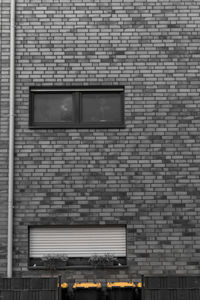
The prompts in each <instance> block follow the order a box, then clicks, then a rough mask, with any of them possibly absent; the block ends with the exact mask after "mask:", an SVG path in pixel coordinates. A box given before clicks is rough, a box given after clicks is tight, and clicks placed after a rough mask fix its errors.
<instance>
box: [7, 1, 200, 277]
mask: <svg viewBox="0 0 200 300" xmlns="http://www.w3.org/2000/svg"><path fill="white" fill-rule="evenodd" d="M16 2H17V5H16V8H17V19H16V20H17V23H16V30H17V34H16V38H17V40H16V46H17V47H16V150H15V152H16V157H15V210H14V211H15V227H14V250H15V256H14V271H15V272H14V274H15V275H17V276H18V275H22V274H23V275H35V276H36V275H37V274H41V272H39V271H28V270H27V256H28V242H27V240H28V233H27V226H28V225H34V224H80V225H81V224H113V223H115V224H127V255H128V256H127V258H128V268H127V269H123V270H120V269H119V270H114V271H113V270H107V271H105V270H100V271H98V272H97V271H96V270H90V271H88V270H78V271H75V270H68V271H67V273H66V274H65V276H66V278H67V279H72V280H73V279H78V280H81V279H96V280H97V279H98V280H99V279H108V280H116V279H123V280H129V279H132V278H136V277H138V276H140V274H172V273H173V274H199V253H200V237H199V226H200V225H199V224H200V223H199V196H200V188H199V186H200V185H199V183H200V179H199V178H200V177H199V175H200V165H199V163H200V139H199V126H200V112H199V109H200V102H199V92H200V88H199V69H200V65H199V59H200V54H199V46H200V38H199V34H200V19H199V14H200V3H199V1H191V0H187V1H186V0H182V1H179V0H173V1H168V0H157V1H154V0H152V1H143V0H135V1H131V0H126V1H121V0H120V1H119V0H118V1H117V0H112V1H106V2H105V1H101V0H99V1H93V0H78V1H77V0H76V1H65V0H59V1H58V0H54V1H52V0H48V1H45V2H44V1H38V0H37V1H36V0H32V1H30V2H25V1H23V0H17V1H16ZM69 85H73V86H76V85H83V86H93V85H100V86H102V85H103V86H105V85H114V86H117V85H124V87H125V123H126V127H125V129H96V130H92V129H90V130H86V129H82V130H75V129H71V130H67V129H55V130H53V129H49V130H45V129H44V130H30V129H29V128H28V117H29V111H28V109H29V87H30V86H69ZM5 88H6V87H5ZM4 99H5V102H6V99H7V98H6V97H5V98H4ZM6 103H7V102H6ZM6 103H5V105H7V104H6ZM1 122H2V120H1ZM5 126H7V125H5ZM5 151H6V150H5ZM5 155H6V154H5ZM1 156H2V154H1Z"/></svg>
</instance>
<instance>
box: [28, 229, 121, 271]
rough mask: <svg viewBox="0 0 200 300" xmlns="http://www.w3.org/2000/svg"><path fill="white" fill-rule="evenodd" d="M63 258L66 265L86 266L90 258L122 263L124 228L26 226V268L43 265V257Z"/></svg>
mask: <svg viewBox="0 0 200 300" xmlns="http://www.w3.org/2000/svg"><path fill="white" fill-rule="evenodd" d="M61 256H62V257H67V258H68V265H88V264H89V263H90V260H91V258H94V257H95V258H96V257H97V258H98V257H101V258H102V257H104V256H111V257H112V258H114V261H115V262H117V264H125V260H126V228H125V226H95V227H92V226H81V227H80V226H69V227H57V226H54V227H30V228H29V265H30V266H33V265H36V266H40V265H43V260H44V258H45V257H61Z"/></svg>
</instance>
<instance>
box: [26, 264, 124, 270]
mask: <svg viewBox="0 0 200 300" xmlns="http://www.w3.org/2000/svg"><path fill="white" fill-rule="evenodd" d="M127 268H128V265H121V266H81V265H80V266H65V267H57V268H56V269H55V271H56V270H70V269H72V270H80V269H81V270H84V269H86V270H93V269H127ZM28 269H29V270H45V271H49V269H48V268H46V267H44V266H36V267H33V266H29V267H28Z"/></svg>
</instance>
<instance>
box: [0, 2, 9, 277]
mask: <svg viewBox="0 0 200 300" xmlns="http://www.w3.org/2000/svg"><path fill="white" fill-rule="evenodd" d="M9 43H10V42H9V1H8V0H3V1H1V2H0V276H1V275H2V276H5V272H6V253H7V198H8V196H7V181H8V164H7V162H8V114H9V47H10V46H9Z"/></svg>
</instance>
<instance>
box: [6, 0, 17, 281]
mask: <svg viewBox="0 0 200 300" xmlns="http://www.w3.org/2000/svg"><path fill="white" fill-rule="evenodd" d="M14 100H15V0H11V2H10V114H9V162H8V164H9V170H8V172H9V174H8V249H7V277H8V278H11V277H12V260H13V258H12V256H13V255H12V254H13V187H14Z"/></svg>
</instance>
